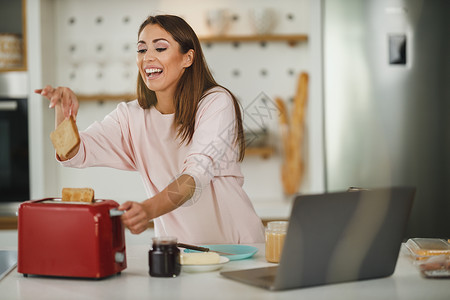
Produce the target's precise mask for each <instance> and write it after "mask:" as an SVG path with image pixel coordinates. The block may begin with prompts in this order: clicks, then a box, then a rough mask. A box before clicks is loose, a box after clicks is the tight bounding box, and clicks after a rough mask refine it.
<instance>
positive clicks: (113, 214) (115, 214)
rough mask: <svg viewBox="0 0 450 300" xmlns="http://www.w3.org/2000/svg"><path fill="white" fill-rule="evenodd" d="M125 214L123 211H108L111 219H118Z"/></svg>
mask: <svg viewBox="0 0 450 300" xmlns="http://www.w3.org/2000/svg"><path fill="white" fill-rule="evenodd" d="M124 213H125V211H123V210H118V209H117V208H111V209H110V210H109V216H110V217H111V218H112V217H119V216H121V215H123V214H124Z"/></svg>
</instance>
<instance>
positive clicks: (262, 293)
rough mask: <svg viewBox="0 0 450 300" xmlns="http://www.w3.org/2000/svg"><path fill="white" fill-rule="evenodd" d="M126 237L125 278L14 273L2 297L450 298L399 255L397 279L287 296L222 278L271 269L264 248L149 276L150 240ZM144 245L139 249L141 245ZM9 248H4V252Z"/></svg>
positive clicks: (446, 284) (444, 287)
mask: <svg viewBox="0 0 450 300" xmlns="http://www.w3.org/2000/svg"><path fill="white" fill-rule="evenodd" d="M151 234H152V233H150V232H146V233H144V235H142V236H140V237H139V238H138V237H136V236H131V235H127V261H128V268H127V269H125V270H124V271H123V272H122V274H121V275H117V276H112V277H109V278H106V279H101V280H90V279H89V280H86V279H67V278H49V277H35V276H30V277H28V278H25V277H23V276H22V274H19V273H17V270H16V269H14V270H13V271H12V272H11V273H9V274H8V275H7V276H6V277H5V278H3V279H2V280H1V281H0V295H1V296H0V298H1V299H5V300H9V299H11V300H13V299H86V300H88V299H133V300H136V299H233V298H234V299H345V300H351V299H389V300H392V299H405V300H412V299H421V300H422V299H446V300H448V299H450V280H449V279H440V280H437V279H425V278H423V277H421V275H420V273H419V271H418V270H417V269H416V268H415V267H414V266H413V265H412V264H411V262H410V261H409V259H408V258H407V257H404V256H403V255H400V257H399V260H398V263H397V267H396V270H395V272H394V274H393V275H392V276H390V277H387V278H382V279H373V280H365V281H358V282H350V283H341V284H333V285H327V286H319V287H310V288H303V289H295V290H288V291H279V292H271V291H267V290H264V289H261V288H258V287H253V286H249V285H245V284H242V283H239V282H235V281H232V280H229V279H226V278H224V277H222V276H221V275H220V274H219V272H220V271H228V270H236V269H246V268H255V267H261V266H267V265H272V264H269V263H267V262H266V261H265V258H264V247H263V245H262V244H258V245H254V246H257V247H258V248H259V251H258V253H256V254H255V256H254V257H253V258H251V259H246V260H240V261H230V262H229V263H227V264H225V266H224V267H223V268H222V269H221V270H220V271H213V272H206V273H186V272H184V271H182V272H181V274H180V276H178V277H176V278H155V277H150V276H149V275H148V258H147V257H148V256H147V255H148V250H149V246H148V245H146V243H145V242H142V240H149V239H148V238H149V237H150V236H151ZM4 236H5V233H2V232H0V238H1V239H0V241H2V243H1V244H0V248H7V249H11V248H12V247H11V245H9V246H8V243H11V242H14V233H13V232H12V231H9V232H7V234H6V236H9V237H8V240H7V242H6V243H4ZM139 243H141V244H139ZM4 245H5V247H4Z"/></svg>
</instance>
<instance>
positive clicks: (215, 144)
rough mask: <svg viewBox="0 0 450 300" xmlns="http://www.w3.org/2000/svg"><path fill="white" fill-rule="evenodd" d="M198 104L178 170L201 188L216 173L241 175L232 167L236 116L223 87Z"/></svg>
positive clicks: (234, 151) (234, 162) (236, 149)
mask: <svg viewBox="0 0 450 300" xmlns="http://www.w3.org/2000/svg"><path fill="white" fill-rule="evenodd" d="M207 97H208V98H206V99H204V100H203V102H202V103H201V104H200V106H199V110H198V112H197V116H196V124H195V131H194V135H193V137H192V141H191V145H190V147H189V151H188V155H187V156H186V159H185V161H184V165H183V171H182V173H184V174H188V175H190V176H192V177H193V178H194V180H195V183H196V186H197V187H199V188H203V187H205V186H206V185H208V184H209V183H210V181H211V180H212V179H213V178H214V177H216V176H242V175H241V173H240V171H239V169H237V168H236V161H237V157H238V151H239V148H238V147H237V144H236V130H235V124H236V117H235V110H234V104H233V100H232V98H231V95H230V94H229V93H227V92H225V91H219V92H214V93H212V94H210V95H209V96H207Z"/></svg>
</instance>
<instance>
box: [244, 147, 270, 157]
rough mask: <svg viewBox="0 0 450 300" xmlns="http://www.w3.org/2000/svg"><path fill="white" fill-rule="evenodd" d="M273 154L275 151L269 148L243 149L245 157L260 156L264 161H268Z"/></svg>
mask: <svg viewBox="0 0 450 300" xmlns="http://www.w3.org/2000/svg"><path fill="white" fill-rule="evenodd" d="M274 153H275V149H274V148H272V147H269V146H265V147H248V148H245V156H247V155H248V156H261V157H262V158H264V159H268V158H269V157H271V156H272V155H273V154H274Z"/></svg>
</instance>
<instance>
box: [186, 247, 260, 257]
mask: <svg viewBox="0 0 450 300" xmlns="http://www.w3.org/2000/svg"><path fill="white" fill-rule="evenodd" d="M202 247H206V248H209V250H212V251H219V252H225V253H232V254H233V255H225V254H220V256H225V257H228V258H229V259H230V260H240V259H246V258H250V257H252V256H253V255H255V253H256V252H258V248H256V247H253V246H247V245H202ZM184 252H186V253H191V252H201V251H196V250H190V249H184Z"/></svg>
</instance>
